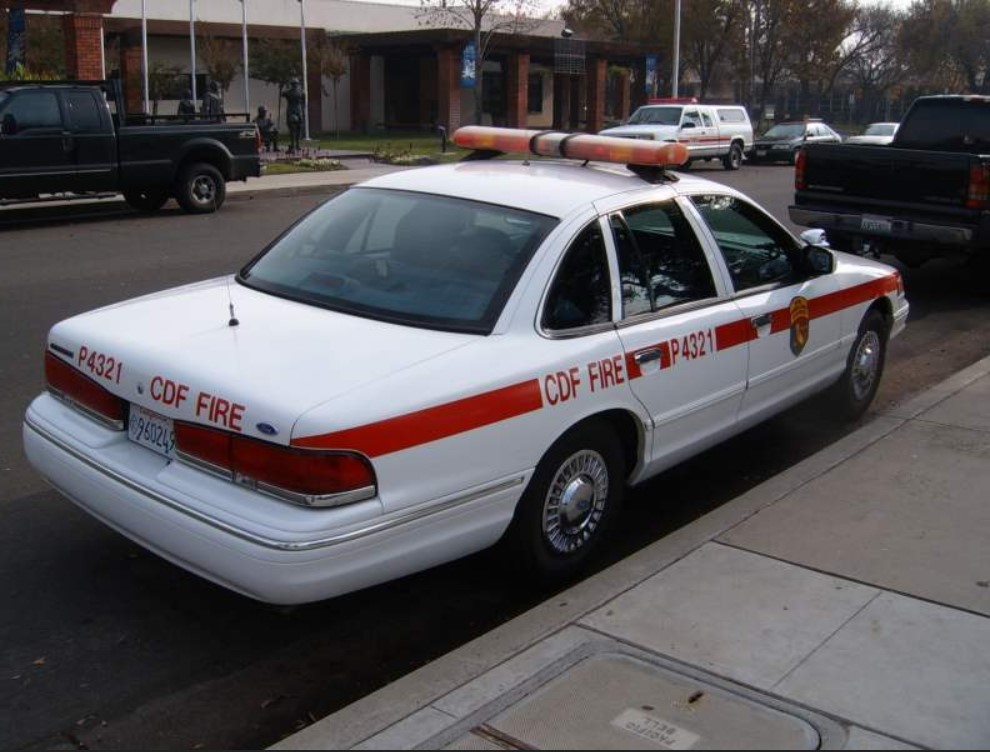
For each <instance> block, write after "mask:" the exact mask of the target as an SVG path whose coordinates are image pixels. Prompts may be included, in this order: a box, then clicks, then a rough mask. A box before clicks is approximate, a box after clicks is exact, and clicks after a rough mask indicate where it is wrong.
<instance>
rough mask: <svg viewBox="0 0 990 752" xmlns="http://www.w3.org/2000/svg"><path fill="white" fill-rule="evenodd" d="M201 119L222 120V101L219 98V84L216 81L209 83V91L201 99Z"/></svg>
mask: <svg viewBox="0 0 990 752" xmlns="http://www.w3.org/2000/svg"><path fill="white" fill-rule="evenodd" d="M203 117H205V118H209V119H210V120H223V99H222V98H221V97H220V84H219V83H217V82H216V81H210V88H209V91H207V92H206V96H204V97H203Z"/></svg>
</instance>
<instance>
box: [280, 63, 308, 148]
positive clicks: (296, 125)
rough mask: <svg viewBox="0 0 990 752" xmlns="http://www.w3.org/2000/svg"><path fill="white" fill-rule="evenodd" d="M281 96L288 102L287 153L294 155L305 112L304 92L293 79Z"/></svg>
mask: <svg viewBox="0 0 990 752" xmlns="http://www.w3.org/2000/svg"><path fill="white" fill-rule="evenodd" d="M282 96H283V97H285V100H286V102H288V106H287V107H286V116H285V119H286V122H287V123H288V124H289V153H290V154H295V153H296V152H297V151H298V150H299V137H300V133H301V132H302V127H303V118H304V117H305V112H306V92H305V91H303V87H302V83H301V82H300V81H299V79H298V78H294V79H292V80H291V81H290V82H289V88H288V90H287V91H286V92H285V93H284V94H283V95H282Z"/></svg>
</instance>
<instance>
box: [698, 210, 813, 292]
mask: <svg viewBox="0 0 990 752" xmlns="http://www.w3.org/2000/svg"><path fill="white" fill-rule="evenodd" d="M691 200H692V201H693V203H694V205H695V207H697V209H698V212H699V213H700V214H701V217H702V219H704V221H705V223H706V224H707V225H708V228H709V229H710V230H711V232H712V235H713V236H714V237H715V241H716V242H717V243H718V247H719V250H720V251H721V253H722V256H723V258H724V259H725V264H726V266H727V267H728V269H729V275H730V276H731V277H732V284H733V287H734V288H735V290H736V292H744V291H746V290H750V289H753V288H757V287H764V286H766V285H773V284H787V283H790V282H793V281H795V280H796V279H797V278H799V277H800V271H799V269H800V265H799V262H798V258H797V256H798V250H799V249H798V244H797V242H796V241H795V240H794V238H792V237H791V236H790V235H789V234H788V233H787V232H786V231H785V230H784V229H783V228H782V227H780V226H779V225H778V224H777V223H776V222H774V221H773V220H772V219H771V218H770V217H768V216H767V215H766V214H765V213H764V212H763V211H762V210H760V209H759V208H757V207H756V206H754V205H753V204H750V203H748V202H746V201H743V200H742V199H740V198H737V197H735V196H727V195H720V194H708V195H700V196H692V197H691Z"/></svg>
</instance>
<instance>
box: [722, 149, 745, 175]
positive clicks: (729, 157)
mask: <svg viewBox="0 0 990 752" xmlns="http://www.w3.org/2000/svg"><path fill="white" fill-rule="evenodd" d="M742 163H743V150H742V147H741V146H740V145H739V144H738V143H733V144H732V146H730V147H729V153H728V154H726V155H725V156H724V157H722V166H723V167H724V168H725V169H727V170H738V169H739V168H740V167H742Z"/></svg>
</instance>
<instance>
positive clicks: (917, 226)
mask: <svg viewBox="0 0 990 752" xmlns="http://www.w3.org/2000/svg"><path fill="white" fill-rule="evenodd" d="M788 214H789V216H790V218H791V221H792V222H794V224H798V225H801V226H803V227H818V228H821V229H822V230H825V233H826V235H827V234H828V231H829V230H836V231H840V232H848V233H852V234H854V235H855V234H864V233H863V229H862V227H861V223H862V218H863V214H862V213H852V212H840V211H829V210H826V209H808V208H805V207H800V206H790V207H788ZM896 221H898V222H903V224H905V225H907V226H908V227H909V230H908V231H902V232H896V231H895V232H890V233H884V232H870V233H866V234H868V235H869V236H870V237H877V238H889V239H891V240H931V241H936V242H939V243H948V244H951V245H967V244H968V243H970V242H971V241H972V239H973V231H972V230H970V229H968V228H965V227H950V226H948V225H934V224H929V223H925V222H915V221H913V220H896Z"/></svg>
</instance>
